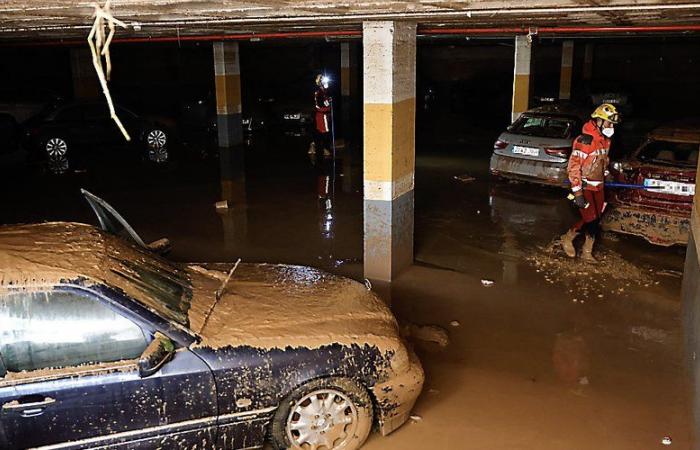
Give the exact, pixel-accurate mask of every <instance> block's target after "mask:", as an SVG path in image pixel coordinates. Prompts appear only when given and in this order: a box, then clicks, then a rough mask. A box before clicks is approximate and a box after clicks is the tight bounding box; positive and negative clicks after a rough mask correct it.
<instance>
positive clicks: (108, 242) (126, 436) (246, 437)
mask: <svg viewBox="0 0 700 450" xmlns="http://www.w3.org/2000/svg"><path fill="white" fill-rule="evenodd" d="M86 196H87V197H88V199H89V201H90V203H91V205H92V206H93V208H94V209H95V211H96V212H97V213H98V217H99V219H100V224H101V225H102V229H99V228H96V227H93V226H90V225H84V224H76V223H44V224H35V225H18V226H6V227H0V408H1V409H0V448H2V449H24V448H41V449H88V448H90V449H94V448H115V449H171V448H177V449H195V448H196V449H252V448H261V447H262V445H263V444H264V442H265V440H266V439H268V438H269V440H271V441H272V444H273V446H274V448H295V449H297V448H298V449H302V448H303V449H314V450H326V449H327V450H331V449H343V450H349V449H357V448H359V447H360V446H361V445H362V444H363V442H364V441H365V439H366V438H367V436H368V434H369V432H370V431H371V429H372V426H373V425H376V426H377V427H378V428H379V429H380V431H381V432H382V433H383V434H387V433H390V432H391V431H393V430H394V429H396V428H398V427H399V426H400V425H401V424H403V423H404V422H405V421H406V419H407V418H408V415H409V413H410V410H411V408H412V406H413V404H414V402H415V400H416V397H417V396H418V394H419V393H420V390H421V387H422V384H423V371H422V369H421V366H420V363H419V362H418V360H417V359H416V358H415V356H413V353H412V352H410V351H409V350H407V348H406V347H405V345H404V344H403V343H402V341H401V339H400V338H399V335H398V330H397V325H396V321H395V319H394V318H393V316H392V315H391V313H390V312H389V310H388V309H387V308H386V306H384V304H383V303H382V302H381V301H380V300H379V299H378V298H377V297H376V295H375V294H373V293H372V292H370V291H369V290H368V289H367V288H366V287H365V286H364V285H363V284H361V283H357V282H354V281H352V280H348V279H345V278H342V277H337V276H334V275H330V274H327V273H325V272H321V271H318V270H316V269H312V268H309V267H301V266H286V265H268V264H240V265H239V266H238V267H236V268H235V269H234V265H233V264H215V265H194V264H190V265H179V264H175V263H173V262H170V261H168V260H166V259H164V258H162V257H161V256H158V255H157V254H156V252H155V251H154V250H155V249H157V248H162V246H147V245H145V244H143V242H142V241H141V239H140V238H139V237H138V235H136V234H135V233H133V230H132V229H131V228H130V227H129V226H128V224H126V222H124V221H123V219H122V218H121V217H120V216H119V215H118V214H117V213H116V212H115V211H114V210H113V209H111V207H109V205H107V204H106V203H104V202H103V201H102V200H100V199H99V198H97V197H94V196H91V195H90V194H88V193H86ZM115 233H119V234H122V235H124V236H127V237H128V238H129V239H126V238H124V237H122V236H116V235H115ZM232 269H233V270H232Z"/></svg>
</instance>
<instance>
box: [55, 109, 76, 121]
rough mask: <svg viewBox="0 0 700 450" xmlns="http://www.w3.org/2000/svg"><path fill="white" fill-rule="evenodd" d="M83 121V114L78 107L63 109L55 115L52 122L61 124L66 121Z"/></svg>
mask: <svg viewBox="0 0 700 450" xmlns="http://www.w3.org/2000/svg"><path fill="white" fill-rule="evenodd" d="M82 119H83V112H82V110H81V109H80V107H78V106H71V107H68V108H64V109H62V110H60V111H58V112H57V113H56V116H55V119H54V120H59V121H62V122H67V121H77V120H82Z"/></svg>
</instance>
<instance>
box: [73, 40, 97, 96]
mask: <svg viewBox="0 0 700 450" xmlns="http://www.w3.org/2000/svg"><path fill="white" fill-rule="evenodd" d="M70 69H71V75H72V77H73V96H74V97H75V98H76V99H95V98H97V97H99V96H100V81H99V80H98V79H97V74H96V73H95V66H93V65H92V55H91V54H90V49H88V48H87V47H75V48H71V49H70Z"/></svg>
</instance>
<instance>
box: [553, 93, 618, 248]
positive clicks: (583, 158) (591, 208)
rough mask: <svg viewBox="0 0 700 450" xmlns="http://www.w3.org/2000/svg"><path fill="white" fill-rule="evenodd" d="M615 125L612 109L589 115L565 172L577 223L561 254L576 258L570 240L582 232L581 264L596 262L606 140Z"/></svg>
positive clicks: (563, 239)
mask: <svg viewBox="0 0 700 450" xmlns="http://www.w3.org/2000/svg"><path fill="white" fill-rule="evenodd" d="M619 121H620V115H619V114H618V112H617V109H616V108H615V106H613V105H611V104H609V103H604V104H602V105H600V106H599V107H598V108H596V110H595V111H593V114H591V120H589V121H588V122H586V124H584V125H583V133H582V134H581V135H580V136H578V137H577V138H576V139H575V140H574V144H573V149H572V152H571V156H570V158H569V165H568V168H567V170H568V175H569V181H570V182H571V192H572V193H573V195H574V203H575V204H576V206H577V207H578V208H579V212H580V213H581V220H579V221H578V222H576V223H575V224H574V226H573V227H571V229H569V231H567V232H566V234H564V235H563V236H562V237H561V242H562V247H563V248H564V252H565V253H566V255H567V256H568V257H570V258H575V257H576V248H574V239H575V238H576V236H578V234H579V233H581V232H582V233H584V234H585V236H586V241H585V242H584V244H583V247H582V249H581V257H582V258H583V259H584V260H585V261H588V262H596V260H595V258H594V257H593V244H594V243H595V238H596V235H597V233H598V230H599V228H600V220H601V217H602V214H603V211H604V210H605V194H604V189H603V188H604V183H605V178H606V177H607V176H608V163H609V161H610V157H609V155H608V153H609V151H610V138H612V136H613V134H614V133H615V125H616V124H618V123H619Z"/></svg>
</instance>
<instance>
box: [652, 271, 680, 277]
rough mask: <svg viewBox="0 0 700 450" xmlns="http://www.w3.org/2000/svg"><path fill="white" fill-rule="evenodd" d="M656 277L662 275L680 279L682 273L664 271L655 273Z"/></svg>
mask: <svg viewBox="0 0 700 450" xmlns="http://www.w3.org/2000/svg"><path fill="white" fill-rule="evenodd" d="M656 273H657V274H658V275H663V276H665V277H674V278H682V277H683V272H681V271H679V270H671V269H664V270H659V271H658V272H656Z"/></svg>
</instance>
